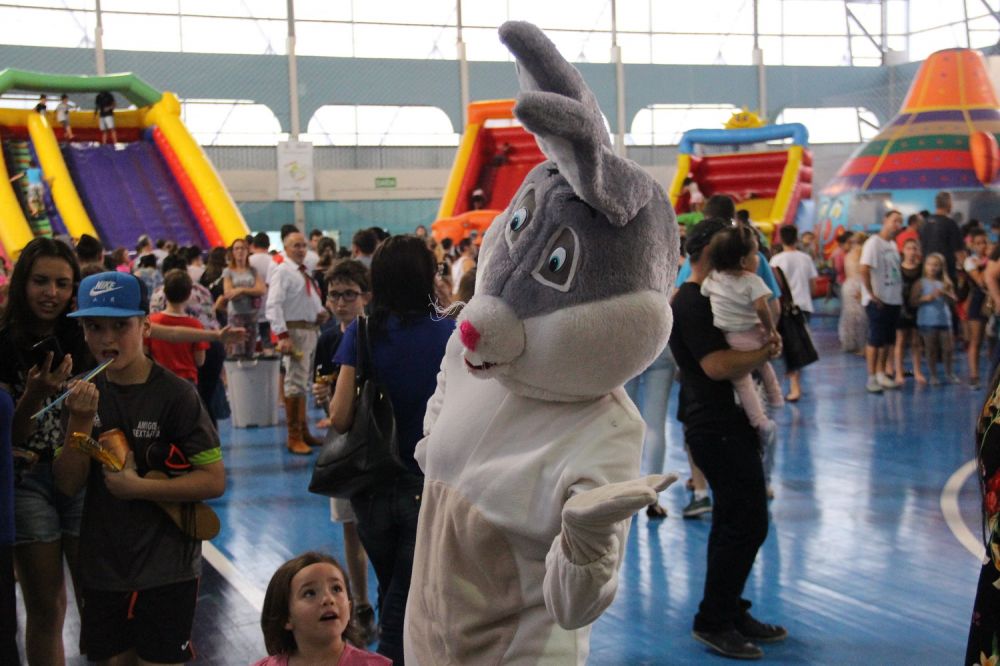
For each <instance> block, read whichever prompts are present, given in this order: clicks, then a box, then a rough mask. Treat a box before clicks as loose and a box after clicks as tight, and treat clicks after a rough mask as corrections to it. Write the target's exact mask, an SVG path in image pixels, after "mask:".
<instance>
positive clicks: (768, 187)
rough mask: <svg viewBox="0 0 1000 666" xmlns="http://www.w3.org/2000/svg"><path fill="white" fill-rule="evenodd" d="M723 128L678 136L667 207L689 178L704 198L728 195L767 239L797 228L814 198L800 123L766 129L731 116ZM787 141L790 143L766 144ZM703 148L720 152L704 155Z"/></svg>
mask: <svg viewBox="0 0 1000 666" xmlns="http://www.w3.org/2000/svg"><path fill="white" fill-rule="evenodd" d="M726 127H727V129H694V130H688V131H687V132H685V133H684V134H683V135H682V137H681V142H680V145H679V146H678V153H679V154H678V156H677V171H676V173H675V174H674V179H673V182H672V183H671V185H670V201H671V203H673V204H674V206H677V205H678V200H679V199H680V198H681V193H682V191H683V189H684V182H685V181H686V180H687V179H688V178H691V179H692V180H693V181H694V182H695V183H696V184H697V185H698V190H699V191H700V192H701V193H702V195H704V197H705V198H706V199H707V198H708V197H710V196H712V195H713V194H727V195H729V196H731V197H732V198H733V199H734V200H735V201H736V208H737V209H745V210H747V212H749V213H750V219H751V220H752V221H753V222H754V224H756V225H757V227H758V228H759V229H760V230H761V231H762V232H763V233H764V234H765V235H767V236H768V237H770V236H772V235H773V233H774V230H775V228H776V227H779V226H781V225H783V224H793V223H796V221H797V219H798V217H799V216H800V215H805V211H806V209H807V206H805V205H804V203H805V202H807V201H808V200H809V199H810V198H811V197H812V153H811V152H810V151H809V149H808V147H807V146H808V141H809V132H808V130H806V128H805V126H804V125H802V124H800V123H789V124H784V125H764V124H763V123H761V122H760V121H759V120H757V119H756V116H754V114H752V113H747V112H743V113H738V114H735V115H734V117H733V119H732V120H730V121H729V123H727V124H726ZM788 139H790V140H791V144H784V143H779V144H773V143H770V142H776V141H784V140H788ZM705 146H711V147H713V148H714V149H715V150H721V151H724V152H713V153H708V152H704V150H703V147H705ZM727 149H728V150H727ZM677 212H678V214H683V213H687V212H688V211H683V210H678V211H677Z"/></svg>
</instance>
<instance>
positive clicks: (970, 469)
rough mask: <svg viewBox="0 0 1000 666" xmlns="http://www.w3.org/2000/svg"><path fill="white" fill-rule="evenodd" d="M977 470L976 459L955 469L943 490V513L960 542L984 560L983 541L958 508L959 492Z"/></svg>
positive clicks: (949, 527)
mask: <svg viewBox="0 0 1000 666" xmlns="http://www.w3.org/2000/svg"><path fill="white" fill-rule="evenodd" d="M975 471H976V461H975V460H974V459H973V460H970V461H969V462H967V463H965V464H964V465H962V466H961V467H959V468H958V469H957V470H955V472H954V473H953V474H952V475H951V476H950V477H949V478H948V482H947V483H945V484H944V488H943V489H942V490H941V513H943V514H944V522H945V523H946V524H947V525H948V529H950V530H951V533H952V534H954V535H955V538H956V539H958V542H959V543H960V544H962V545H963V546H965V549H966V550H967V551H969V552H970V553H972V556H973V557H975V558H976V559H977V560H979V561H980V562H982V560H983V557H984V556H985V555H986V550H985V549H984V548H983V543H982V541H981V540H980V539H978V538H976V536H975V534H973V533H972V530H970V529H969V526H968V525H966V524H965V521H964V520H962V512H961V511H959V509H958V493H959V492H961V490H962V486H963V485H965V482H966V480H968V478H969V477H970V476H972V475H973V473H975Z"/></svg>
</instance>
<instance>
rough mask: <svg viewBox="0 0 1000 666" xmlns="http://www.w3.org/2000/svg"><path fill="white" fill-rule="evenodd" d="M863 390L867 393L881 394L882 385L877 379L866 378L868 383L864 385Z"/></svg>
mask: <svg viewBox="0 0 1000 666" xmlns="http://www.w3.org/2000/svg"><path fill="white" fill-rule="evenodd" d="M865 390H866V391H868V392H869V393H881V392H882V385H881V384H880V383H879V381H878V378H877V377H874V376H872V377H869V378H868V383H867V384H865Z"/></svg>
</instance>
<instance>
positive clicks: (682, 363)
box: [670, 282, 749, 434]
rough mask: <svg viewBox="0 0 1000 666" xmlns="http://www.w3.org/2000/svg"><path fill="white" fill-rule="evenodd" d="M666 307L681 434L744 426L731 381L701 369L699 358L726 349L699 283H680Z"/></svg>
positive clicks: (723, 337)
mask: <svg viewBox="0 0 1000 666" xmlns="http://www.w3.org/2000/svg"><path fill="white" fill-rule="evenodd" d="M670 307H671V309H672V310H673V313H674V328H673V331H672V332H671V333H670V351H671V352H673V355H674V360H676V361H677V367H678V368H680V371H681V376H680V380H681V389H680V400H679V401H678V404H677V418H678V420H680V422H681V423H683V424H684V431H685V433H697V434H713V433H720V434H725V433H730V432H732V431H733V430H734V429H735V428H739V427H744V428H745V427H748V423H749V422H748V421H747V418H746V414H744V413H743V409H742V408H741V407H740V406H739V405H737V404H736V399H735V394H734V392H733V384H732V382H729V381H716V380H714V379H711V378H709V376H708V375H706V374H705V371H704V370H702V368H701V359H703V358H705V357H706V356H708V355H709V354H711V353H712V352H716V351H722V350H725V349H729V344H728V343H727V342H726V337H725V335H723V333H722V331H720V330H719V329H717V328H716V327H715V326H714V325H713V324H712V305H711V302H710V301H709V300H708V297H706V296H702V295H701V286H700V285H698V284H695V283H694V282H685V283H684V284H682V285H681V286H680V288H678V289H677V293H676V294H675V295H674V299H673V301H672V302H671V304H670Z"/></svg>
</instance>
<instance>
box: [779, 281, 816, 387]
mask: <svg viewBox="0 0 1000 666" xmlns="http://www.w3.org/2000/svg"><path fill="white" fill-rule="evenodd" d="M774 277H775V279H776V280H777V281H778V286H779V287H780V288H781V317H780V318H779V319H778V334H779V335H780V336H781V347H782V350H783V352H782V354H783V356H784V358H785V369H786V370H798V369H800V368H804V367H806V366H807V365H809V364H810V363H815V362H816V361H818V360H819V354H818V353H817V352H816V347H815V345H813V341H812V336H811V335H809V326H808V325H807V324H808V322H807V321H806V315H805V313H803V312H802V310H800V309H799V306H797V305H796V304H795V301H793V300H792V294H791V291H790V290H789V289H788V282H787V280H785V274H784V273H782V272H781V269H780V268H777V267H775V268H774Z"/></svg>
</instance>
